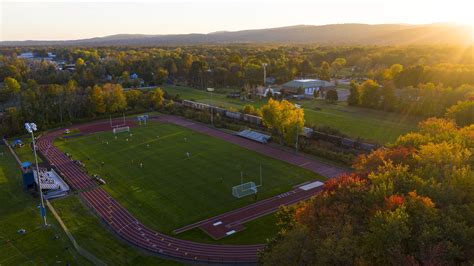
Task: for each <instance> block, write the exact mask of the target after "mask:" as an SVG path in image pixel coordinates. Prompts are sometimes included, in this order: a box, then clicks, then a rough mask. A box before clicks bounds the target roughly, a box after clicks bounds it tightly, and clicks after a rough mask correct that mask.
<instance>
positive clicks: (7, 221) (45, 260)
mask: <svg viewBox="0 0 474 266" xmlns="http://www.w3.org/2000/svg"><path fill="white" fill-rule="evenodd" d="M1 152H3V154H4V155H3V156H2V155H0V202H1V203H0V265H26V264H30V265H52V264H60V265H66V264H67V263H69V264H71V265H89V263H88V261H86V260H85V259H84V258H82V257H81V256H79V255H78V254H77V253H76V252H75V250H74V248H73V246H72V244H71V243H70V242H69V239H68V238H67V237H66V235H65V234H63V232H62V230H61V228H60V227H59V225H58V224H57V223H56V221H55V220H54V218H53V217H52V216H51V215H50V216H48V223H50V224H51V226H49V227H47V228H43V227H42V226H41V224H42V222H41V219H40V215H39V209H38V208H37V205H38V204H39V199H38V198H34V197H33V196H31V195H30V194H27V193H25V192H23V190H22V181H21V173H20V170H19V169H18V168H17V164H16V162H15V160H14V159H13V157H12V156H11V155H10V153H9V151H8V150H7V148H6V147H5V146H3V145H0V153H1ZM19 229H25V230H26V234H23V235H20V234H18V233H17V230H19Z"/></svg>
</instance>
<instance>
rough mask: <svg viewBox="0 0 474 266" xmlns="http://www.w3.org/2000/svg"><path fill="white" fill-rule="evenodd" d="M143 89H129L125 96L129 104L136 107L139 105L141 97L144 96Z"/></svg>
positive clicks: (133, 107)
mask: <svg viewBox="0 0 474 266" xmlns="http://www.w3.org/2000/svg"><path fill="white" fill-rule="evenodd" d="M142 94H143V93H142V91H141V90H137V89H134V90H129V91H126V92H125V98H126V99H127V105H128V106H129V107H130V108H132V109H135V108H136V107H137V105H138V104H139V103H140V99H141V97H142Z"/></svg>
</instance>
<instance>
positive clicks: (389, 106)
mask: <svg viewBox="0 0 474 266" xmlns="http://www.w3.org/2000/svg"><path fill="white" fill-rule="evenodd" d="M380 96H381V103H380V105H381V107H382V108H383V110H385V111H393V110H395V105H396V102H397V97H396V96H395V88H394V86H393V83H392V82H386V83H385V85H384V86H383V88H382V93H381V95H380Z"/></svg>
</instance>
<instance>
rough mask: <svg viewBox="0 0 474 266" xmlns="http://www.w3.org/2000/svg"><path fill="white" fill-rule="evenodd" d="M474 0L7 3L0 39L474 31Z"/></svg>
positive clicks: (0, 16) (1, 1)
mask: <svg viewBox="0 0 474 266" xmlns="http://www.w3.org/2000/svg"><path fill="white" fill-rule="evenodd" d="M470 2H471V1H469V0H449V1H447V0H443V1H442V0H398V1H393V0H391V1H376V0H341V1H340V0H336V1H329V0H313V1H300V2H298V1H291V2H290V1H279V0H276V1H270V0H261V1H259V0H256V1H251V0H241V1H224V0H223V1H199V0H194V1H180V0H178V1H173V2H170V1H160V0H157V1H153V0H141V1H136V2H131V1H122V0H115V1H110V0H99V1H94V2H91V1H82V0H63V1H60V0H51V1H48V2H44V1H41V0H30V1H28V2H22V1H5V0H0V24H1V26H0V40H3V41H5V40H64V39H82V38H91V37H98V36H106V35H112V34H121V33H130V34H182V33H209V32H214V31H222V30H228V31H236V30H243V29H257V28H270V27H281V26H290V25H299V24H307V25H324V24H334V23H368V24H381V23H406V24H429V23H437V22H450V23H459V24H468V25H473V24H474V23H473V22H474V19H473V18H471V16H472V13H471V12H472V10H473V7H472V6H473V4H471V3H470Z"/></svg>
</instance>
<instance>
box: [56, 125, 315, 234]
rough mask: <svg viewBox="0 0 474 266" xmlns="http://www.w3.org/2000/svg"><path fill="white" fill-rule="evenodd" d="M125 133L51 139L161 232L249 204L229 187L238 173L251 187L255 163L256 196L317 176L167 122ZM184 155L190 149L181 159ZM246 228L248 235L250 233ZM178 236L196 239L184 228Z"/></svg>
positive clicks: (284, 188)
mask: <svg viewBox="0 0 474 266" xmlns="http://www.w3.org/2000/svg"><path fill="white" fill-rule="evenodd" d="M131 133H132V134H133V136H132V137H130V136H129V134H128V133H121V134H119V135H118V139H117V140H115V138H114V135H113V133H112V132H103V133H97V134H93V135H89V136H84V137H77V138H72V139H68V140H66V141H64V140H58V141H56V145H57V146H58V147H59V148H60V149H62V150H63V151H65V152H68V153H70V154H72V155H73V158H75V159H79V160H83V161H84V162H85V164H86V168H87V169H88V171H89V173H90V174H94V173H97V174H99V175H100V176H101V177H103V178H104V179H105V180H106V182H107V185H105V186H104V188H105V189H106V190H107V191H108V192H109V193H110V194H111V195H112V196H113V197H114V198H115V199H117V200H118V201H119V202H120V203H121V204H123V205H124V207H126V208H127V209H128V210H129V211H130V212H132V213H133V214H134V215H135V216H136V217H137V218H138V219H139V220H141V221H142V222H143V223H144V224H146V225H148V226H151V227H152V228H154V229H156V230H160V231H162V232H165V233H171V232H172V230H173V229H176V228H178V227H181V226H184V225H187V224H190V223H192V222H196V221H199V220H201V219H205V218H209V217H212V216H214V215H218V214H220V213H222V212H225V211H229V210H232V209H235V208H238V207H242V206H245V205H247V204H249V203H252V202H254V201H255V198H254V197H253V196H249V197H247V198H242V199H236V198H234V197H233V196H232V194H231V188H232V186H234V185H238V184H239V183H240V175H241V171H243V174H244V182H247V181H255V182H256V183H257V184H258V183H259V169H260V165H262V172H263V183H264V184H263V186H262V187H260V188H259V193H258V199H259V200H261V199H264V198H266V197H270V196H273V195H276V194H278V193H281V192H285V191H288V190H290V189H291V188H292V187H293V186H294V185H297V184H300V183H302V182H305V181H308V180H313V179H320V178H321V177H320V176H318V175H316V174H314V173H312V172H310V171H307V170H305V169H302V168H299V167H295V166H293V165H290V164H287V163H284V162H281V161H277V160H274V159H272V158H268V157H265V156H262V155H260V154H257V153H255V152H252V151H249V150H246V149H243V148H241V147H239V146H236V145H233V144H230V143H227V142H225V141H222V140H219V139H214V138H211V137H209V136H206V135H202V134H199V133H196V132H194V131H191V130H189V129H186V128H182V127H179V126H175V125H170V124H159V123H149V124H148V126H147V127H137V128H132V129H131ZM157 136H159V138H158V137H157ZM126 139H128V140H129V141H126ZM107 142H108V143H109V144H106V143H107ZM147 145H149V147H147ZM187 152H189V153H190V154H191V155H190V157H189V158H188V157H187V155H186V153H187ZM102 162H104V166H103V167H102V166H101V164H102ZM140 163H143V167H140ZM265 219H266V220H269V219H270V220H271V219H272V218H271V217H270V218H264V220H265ZM258 227H260V225H258V224H256V225H255V228H258ZM273 228H274V227H273ZM263 231H265V230H263ZM270 231H271V232H270ZM275 232H276V228H274V229H272V230H269V232H263V235H261V236H260V237H257V238H256V237H255V236H251V235H249V236H247V237H244V240H242V239H239V238H238V237H237V238H235V242H236V243H241V242H245V241H246V240H249V241H250V242H262V241H264V240H265V239H266V238H267V237H271V236H272V234H274V233H275ZM248 233H250V234H252V232H250V230H249V232H248ZM253 234H258V231H257V232H254V233H253ZM237 235H239V234H236V236H237ZM184 237H185V238H190V239H200V238H202V236H201V235H199V233H192V232H190V233H189V234H187V235H185V236H184Z"/></svg>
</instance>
